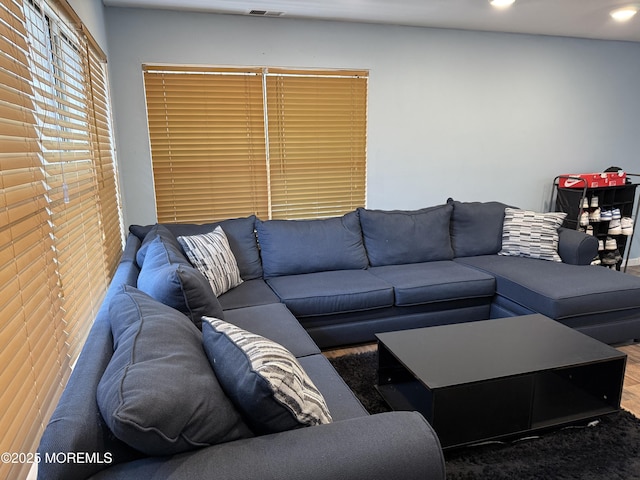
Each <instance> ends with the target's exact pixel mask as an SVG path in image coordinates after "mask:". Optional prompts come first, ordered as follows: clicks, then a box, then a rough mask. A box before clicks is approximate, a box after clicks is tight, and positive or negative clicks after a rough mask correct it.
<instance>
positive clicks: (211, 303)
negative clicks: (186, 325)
mask: <svg viewBox="0 0 640 480" xmlns="http://www.w3.org/2000/svg"><path fill="white" fill-rule="evenodd" d="M137 286H138V288H139V289H140V290H142V291H143V292H145V293H146V294H148V295H149V296H151V297H152V298H154V299H155V300H157V301H159V302H161V303H164V304H165V305H168V306H170V307H172V308H175V309H176V310H178V311H179V312H181V313H183V314H185V315H186V316H187V317H189V319H191V321H192V322H193V323H194V324H195V325H196V326H197V327H198V328H200V326H201V324H202V317H203V316H204V315H207V316H211V317H216V318H224V316H223V312H222V307H221V306H220V302H219V301H218V298H217V297H216V296H215V294H214V293H213V290H212V289H211V286H210V284H209V281H208V280H207V279H206V278H205V277H204V275H203V274H202V273H200V272H199V271H198V270H197V269H196V268H194V267H193V266H192V265H191V264H190V263H189V261H188V260H187V259H186V258H185V257H184V255H183V254H182V252H181V251H180V250H178V249H177V247H175V246H174V245H173V244H172V243H169V242H166V241H165V240H164V239H163V238H162V237H160V236H158V237H156V238H155V240H153V241H152V242H150V243H149V247H148V249H147V252H146V255H145V261H144V263H143V264H142V269H141V270H140V275H139V276H138V284H137Z"/></svg>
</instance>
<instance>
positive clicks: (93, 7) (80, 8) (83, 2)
mask: <svg viewBox="0 0 640 480" xmlns="http://www.w3.org/2000/svg"><path fill="white" fill-rule="evenodd" d="M69 4H70V5H71V7H72V8H73V9H74V10H75V12H76V13H77V14H78V16H79V17H80V18H81V19H82V22H83V23H84V24H85V25H86V26H87V28H88V29H89V31H90V32H91V36H93V38H94V39H95V40H96V42H97V43H98V45H100V48H101V49H102V50H103V51H104V52H105V54H106V53H107V28H106V23H105V19H104V10H105V8H104V5H103V4H102V0H69Z"/></svg>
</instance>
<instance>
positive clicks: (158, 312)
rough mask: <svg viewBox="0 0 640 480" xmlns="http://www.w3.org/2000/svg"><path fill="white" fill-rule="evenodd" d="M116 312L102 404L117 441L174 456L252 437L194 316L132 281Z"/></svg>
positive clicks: (117, 298)
mask: <svg viewBox="0 0 640 480" xmlns="http://www.w3.org/2000/svg"><path fill="white" fill-rule="evenodd" d="M109 316H110V319H111V330H112V332H113V341H114V352H113V356H112V358H111V360H110V362H109V364H108V365H107V368H106V369H105V371H104V374H103V376H102V379H101V380H100V383H99V384H98V389H97V401H98V407H99V408H100V412H101V413H102V417H103V418H104V420H105V422H106V424H107V425H108V426H109V428H110V429H111V431H112V432H113V434H114V435H115V436H116V437H117V438H119V439H120V440H122V441H123V442H125V443H127V444H128V445H130V446H131V447H133V448H135V449H137V450H139V451H141V452H143V453H145V454H147V455H173V454H176V453H181V452H186V451H188V450H193V449H195V448H200V447H204V446H208V445H213V444H217V443H223V442H228V441H232V440H237V439H240V438H247V437H251V436H252V435H253V434H252V432H251V431H250V429H249V427H248V426H247V425H246V424H245V423H244V422H243V420H242V417H241V416H240V414H239V413H238V411H237V410H236V409H235V408H234V406H233V404H232V403H231V401H230V400H229V399H228V398H227V396H226V395H225V394H224V391H223V390H222V388H221V387H220V384H219V383H218V380H217V379H216V376H215V374H214V373H213V370H212V369H211V366H210V365H209V361H208V360H207V356H206V355H205V353H204V350H203V349H202V335H201V333H200V331H199V330H198V329H197V328H196V327H195V325H193V323H192V322H191V321H189V319H188V318H187V317H185V316H184V315H183V314H181V313H180V312H178V311H177V310H174V309H172V308H171V307H168V306H166V305H164V304H162V303H159V302H157V301H155V300H153V299H152V298H151V297H149V296H148V295H146V294H144V293H143V292H141V291H139V290H138V289H136V288H134V287H131V286H128V285H124V286H123V288H122V290H121V291H120V292H118V293H117V294H115V295H114V296H113V297H112V299H111V301H110V303H109ZM90 420H91V419H87V421H90Z"/></svg>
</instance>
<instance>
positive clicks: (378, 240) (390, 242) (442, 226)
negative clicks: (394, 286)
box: [358, 205, 453, 267]
mask: <svg viewBox="0 0 640 480" xmlns="http://www.w3.org/2000/svg"><path fill="white" fill-rule="evenodd" d="M452 210H453V207H452V206H451V205H438V206H435V207H428V208H423V209H420V210H367V209H365V208H359V209H358V213H359V215H360V223H361V225H362V235H363V236H364V245H365V248H366V249H367V256H368V257H369V263H370V264H371V266H373V267H378V266H382V265H398V264H403V263H419V262H430V261H436V260H451V259H452V258H453V250H452V249H451V240H450V237H449V223H450V219H451V212H452Z"/></svg>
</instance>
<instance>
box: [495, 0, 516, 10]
mask: <svg viewBox="0 0 640 480" xmlns="http://www.w3.org/2000/svg"><path fill="white" fill-rule="evenodd" d="M515 1H516V0H489V3H490V4H491V5H492V6H494V7H496V8H506V7H510V6H511V5H513V4H514V2H515Z"/></svg>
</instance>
